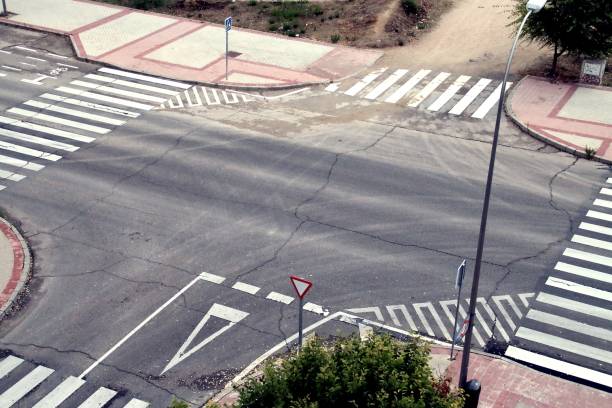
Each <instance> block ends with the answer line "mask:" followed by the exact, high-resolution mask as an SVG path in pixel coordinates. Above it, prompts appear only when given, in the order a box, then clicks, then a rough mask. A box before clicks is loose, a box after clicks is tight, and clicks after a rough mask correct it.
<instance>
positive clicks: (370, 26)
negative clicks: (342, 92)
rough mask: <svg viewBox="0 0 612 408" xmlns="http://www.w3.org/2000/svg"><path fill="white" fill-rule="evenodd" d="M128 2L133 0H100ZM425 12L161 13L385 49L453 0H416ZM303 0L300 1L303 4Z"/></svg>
mask: <svg viewBox="0 0 612 408" xmlns="http://www.w3.org/2000/svg"><path fill="white" fill-rule="evenodd" d="M98 1H103V2H107V3H113V4H121V5H126V6H129V5H130V3H131V0H98ZM415 1H416V3H417V4H419V5H422V7H421V9H420V11H418V12H417V13H414V14H407V13H406V12H405V11H404V9H403V8H402V7H401V1H400V0H335V1H321V0H315V1H310V2H293V3H292V2H285V3H283V4H280V3H278V2H276V3H275V2H271V1H261V0H259V1H237V2H232V1H231V0H166V4H167V5H166V6H163V7H157V8H152V9H150V10H151V11H156V12H160V13H166V14H172V15H176V16H181V17H186V18H192V19H198V20H203V21H210V22H213V23H217V24H223V20H224V19H225V18H226V17H227V16H230V15H231V16H232V18H233V20H234V25H235V26H236V27H242V28H249V29H253V30H259V31H267V32H273V33H278V34H285V35H290V36H296V37H306V38H311V39H314V40H318V41H325V42H337V43H339V44H343V45H349V46H356V47H373V48H383V47H389V46H402V45H405V44H408V43H410V42H412V41H414V40H415V39H416V38H417V37H418V36H419V35H420V34H421V33H423V32H426V31H427V29H428V28H430V27H431V26H432V25H433V23H434V21H435V19H436V18H438V17H439V16H440V15H441V14H442V12H443V10H444V9H445V8H447V7H448V6H449V5H450V4H451V1H452V0H415ZM300 3H301V4H300Z"/></svg>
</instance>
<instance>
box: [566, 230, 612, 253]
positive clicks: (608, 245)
mask: <svg viewBox="0 0 612 408" xmlns="http://www.w3.org/2000/svg"><path fill="white" fill-rule="evenodd" d="M572 242H576V243H578V244H582V245H589V246H592V247H595V248H601V249H606V250H608V251H612V242H608V241H603V240H601V239H595V238H590V237H585V236H584V235H578V234H576V235H574V236H573V237H572Z"/></svg>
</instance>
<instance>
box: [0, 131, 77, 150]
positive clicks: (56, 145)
mask: <svg viewBox="0 0 612 408" xmlns="http://www.w3.org/2000/svg"><path fill="white" fill-rule="evenodd" d="M0 135H3V136H6V137H10V138H13V139H17V140H21V141H24V142H28V143H33V144H37V145H41V146H47V147H50V148H52V149H58V150H65V151H67V152H76V151H77V150H79V148H78V147H77V146H73V145H71V144H67V143H62V142H56V141H55V140H49V139H45V138H42V137H38V136H32V135H28V134H27V133H19V132H15V131H12V130H8V129H4V128H0Z"/></svg>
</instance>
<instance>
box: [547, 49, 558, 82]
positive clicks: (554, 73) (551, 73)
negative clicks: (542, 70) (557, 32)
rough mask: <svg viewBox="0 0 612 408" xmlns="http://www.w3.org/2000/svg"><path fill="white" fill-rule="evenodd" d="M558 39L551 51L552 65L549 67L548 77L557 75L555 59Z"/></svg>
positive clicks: (556, 57) (556, 58)
mask: <svg viewBox="0 0 612 408" xmlns="http://www.w3.org/2000/svg"><path fill="white" fill-rule="evenodd" d="M558 49H559V41H555V50H554V51H553V61H552V67H550V74H549V75H550V77H551V78H554V77H556V76H557V60H558V59H559V53H558V52H557V51H558Z"/></svg>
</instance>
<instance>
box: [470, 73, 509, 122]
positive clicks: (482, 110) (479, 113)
mask: <svg viewBox="0 0 612 408" xmlns="http://www.w3.org/2000/svg"><path fill="white" fill-rule="evenodd" d="M511 85H512V82H506V92H508V89H510V86H511ZM501 86H502V84H499V85H498V86H497V88H495V90H494V91H493V92H492V93H491V95H489V97H488V98H487V99H485V101H484V102H483V103H482V104H481V105H480V106H479V107H478V109H476V112H474V114H473V115H472V117H473V118H476V119H482V118H484V117H485V116H486V115H487V113H489V111H490V110H491V108H492V107H493V106H494V105H495V104H497V103H498V102H499V97H500V94H501Z"/></svg>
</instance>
